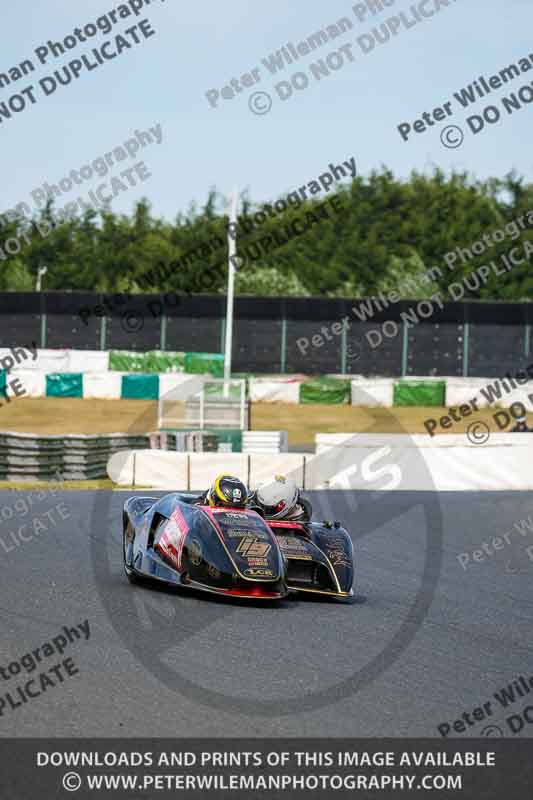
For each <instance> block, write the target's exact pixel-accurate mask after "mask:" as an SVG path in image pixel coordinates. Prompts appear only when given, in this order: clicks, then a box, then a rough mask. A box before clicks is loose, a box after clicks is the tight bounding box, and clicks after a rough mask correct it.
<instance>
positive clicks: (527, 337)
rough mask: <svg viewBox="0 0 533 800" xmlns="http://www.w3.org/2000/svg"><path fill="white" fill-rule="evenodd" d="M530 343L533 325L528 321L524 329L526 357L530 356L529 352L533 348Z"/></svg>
mask: <svg viewBox="0 0 533 800" xmlns="http://www.w3.org/2000/svg"><path fill="white" fill-rule="evenodd" d="M530 345H531V326H530V325H529V323H528V324H527V325H526V327H525V330H524V355H525V357H526V358H529V352H530V349H531V347H530Z"/></svg>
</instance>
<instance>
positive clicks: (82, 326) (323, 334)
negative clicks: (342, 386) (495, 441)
mask: <svg viewBox="0 0 533 800" xmlns="http://www.w3.org/2000/svg"><path fill="white" fill-rule="evenodd" d="M423 303H424V304H421V303H420V301H402V302H400V303H396V304H392V305H389V306H388V307H387V308H384V307H383V305H384V304H383V303H382V302H381V303H380V302H379V300H378V301H377V302H376V301H370V300H349V299H321V298H261V297H239V298H236V300H235V327H234V338H233V371H234V372H255V373H265V374H266V373H297V372H303V373H306V374H337V373H342V374H359V375H368V376H372V375H382V376H388V377H397V376H402V375H405V376H409V375H417V376H424V375H426V376H431V375H441V376H461V375H465V376H473V377H492V376H498V375H504V374H505V373H506V372H508V371H509V370H517V369H520V368H521V367H523V366H525V365H527V364H528V363H530V361H533V356H531V343H530V331H531V324H532V322H533V310H531V306H530V304H528V303H522V304H521V303H478V302H466V303H447V304H444V306H443V307H442V308H439V307H437V306H436V307H435V308H432V307H431V303H429V302H426V301H423ZM225 308H226V298H225V297H224V296H222V295H220V296H206V295H197V296H191V297H186V296H177V295H99V294H89V293H71V292H53V293H42V294H36V293H17V292H9V293H0V323H1V324H0V347H15V346H26V345H27V344H30V343H31V342H36V343H37V345H38V346H39V347H47V348H67V349H77V350H136V351H146V350H177V351H185V352H215V353H217V352H223V342H224V334H225V319H224V317H225ZM530 356H531V357H530Z"/></svg>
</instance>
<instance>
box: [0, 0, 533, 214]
mask: <svg viewBox="0 0 533 800" xmlns="http://www.w3.org/2000/svg"><path fill="white" fill-rule="evenodd" d="M419 2H420V0H396V2H394V3H393V5H392V6H390V7H389V8H388V9H386V10H384V12H383V13H381V14H379V15H377V16H372V15H371V14H370V13H369V14H368V15H367V17H366V20H365V21H359V20H358V19H357V17H356V15H355V14H354V12H353V10H352V5H354V3H352V2H345V0H330V1H329V3H328V4H327V5H326V4H325V3H319V2H317V0H306V2H305V3H303V2H300V3H294V4H291V6H290V8H289V9H287V3H286V2H281V0H271V2H269V3H268V4H255V3H254V4H252V3H250V2H249V0H232V2H231V3H224V4H221V3H218V2H217V3H215V2H209V3H206V2H201V0H199V1H198V2H196V3H180V4H178V3H176V2H172V1H171V0H152V3H151V5H150V6H149V7H147V8H146V9H145V11H144V12H143V13H141V15H140V16H139V17H137V18H130V19H128V20H126V19H124V20H122V21H121V22H120V23H119V24H118V25H117V26H115V28H114V30H113V31H112V32H111V33H110V34H107V35H104V34H100V35H99V36H97V37H95V38H94V39H91V40H90V41H89V42H87V43H85V44H79V45H78V46H77V48H76V49H74V50H73V51H71V52H70V53H68V54H67V55H66V56H64V57H62V58H59V59H52V60H51V61H49V62H48V63H47V64H46V65H43V66H41V65H39V64H38V61H37V59H36V58H35V56H34V51H35V49H36V48H37V47H39V46H41V45H43V44H45V43H46V42H47V40H48V39H52V40H56V41H57V40H63V39H64V37H65V36H67V35H68V34H70V33H71V32H72V30H73V29H74V28H76V27H80V26H83V25H85V24H87V23H90V22H94V21H95V20H96V19H97V18H98V17H99V16H101V15H103V14H105V13H107V12H109V11H111V10H112V9H114V8H117V7H118V6H119V5H120V3H118V2H116V3H115V2H113V0H88V1H87V0H85V2H84V3H83V4H81V3H76V4H73V3H68V2H66V0H47V1H46V3H40V2H37V1H36V0H25V2H22V3H19V4H8V5H7V7H6V8H5V9H4V10H3V12H2V21H3V24H2V28H1V32H0V37H1V42H2V46H1V47H0V53H1V60H0V72H7V71H8V70H9V68H11V67H13V66H15V65H16V64H19V63H20V62H21V61H23V60H24V59H26V58H32V59H33V61H34V62H35V64H36V66H37V69H36V70H35V72H34V73H32V74H31V75H30V76H28V77H27V78H23V79H22V80H20V81H17V82H16V83H13V84H12V85H11V86H9V87H5V88H3V89H0V103H1V102H5V101H7V100H8V99H9V97H10V96H11V95H12V94H15V93H18V92H19V91H20V89H22V88H24V87H25V86H27V85H29V84H34V85H36V84H38V81H39V80H40V79H41V78H43V77H44V76H45V75H51V74H53V71H54V70H55V69H58V68H60V67H61V66H63V65H64V64H66V63H68V61H70V60H72V59H74V58H76V57H79V56H80V55H81V54H83V53H90V51H91V49H92V47H94V46H100V45H101V44H102V43H103V42H104V41H105V40H106V39H112V40H114V36H115V34H117V33H121V32H122V31H123V30H124V29H125V28H128V27H129V26H130V25H131V24H135V23H138V22H139V20H141V19H143V18H148V19H149V20H150V24H151V25H152V27H153V28H154V30H155V31H156V35H155V36H152V37H151V38H149V39H147V40H146V41H144V42H143V43H142V44H141V45H139V46H136V47H133V48H132V49H130V50H128V51H127V52H124V53H123V54H122V55H121V56H120V57H119V58H116V59H115V60H112V61H109V62H106V63H105V66H102V67H99V68H98V69H95V70H94V71H92V72H86V71H85V70H84V71H83V72H82V74H81V77H80V78H79V79H78V80H77V81H75V82H74V83H72V84H71V85H70V86H64V87H60V89H58V91H56V92H55V94H53V95H52V96H50V97H47V98H46V97H44V96H43V94H42V92H41V91H37V95H38V102H37V103H36V104H35V105H33V106H31V107H28V108H27V109H26V110H25V111H24V112H23V113H20V114H18V115H13V118H12V119H10V120H7V121H3V122H2V123H1V124H0V136H1V137H2V144H3V147H2V153H3V181H2V184H3V199H2V207H3V210H5V209H7V208H10V207H12V206H14V205H16V204H17V203H19V202H22V201H25V202H30V192H31V191H32V190H34V189H35V188H36V187H38V186H39V185H41V184H42V183H43V182H44V181H48V182H49V183H54V182H57V181H59V180H60V179H61V178H63V177H64V176H66V175H68V174H69V172H70V171H71V170H72V169H79V168H80V167H81V166H82V165H83V164H87V163H91V162H92V161H93V160H94V159H95V158H96V157H98V156H101V155H103V154H104V153H105V152H109V151H110V150H112V149H113V148H115V147H117V146H118V145H120V144H121V143H123V142H124V141H126V140H127V139H128V138H129V137H130V136H131V135H132V132H133V131H134V130H135V129H141V130H147V129H149V128H150V127H154V126H156V125H157V124H161V126H162V129H163V142H162V144H161V145H151V146H149V147H146V148H145V149H144V151H143V154H142V156H141V157H142V159H143V160H144V162H145V164H146V166H147V167H148V169H149V171H150V173H151V177H150V179H149V180H147V181H146V182H145V183H142V184H141V185H140V186H138V187H137V188H132V189H130V190H129V191H128V192H126V193H124V194H121V195H120V196H119V197H117V199H116V200H115V201H114V202H113V205H112V207H113V208H114V209H115V210H116V211H121V212H130V211H131V209H132V207H133V204H134V202H135V201H136V200H137V199H138V198H139V197H141V196H142V195H143V194H144V195H146V196H148V197H149V199H150V200H151V202H152V204H153V209H154V212H155V213H156V214H158V215H162V216H164V217H166V218H167V219H172V218H174V216H175V215H176V213H177V212H178V211H180V210H181V211H183V210H186V209H187V207H188V205H189V203H190V201H191V200H193V199H195V200H196V201H197V202H202V201H203V200H204V199H205V197H206V195H207V192H208V190H209V188H210V187H214V186H216V187H217V188H218V190H219V191H224V192H229V191H230V190H231V188H232V187H233V186H234V185H237V186H239V187H240V189H241V190H242V189H248V190H249V193H250V196H251V197H252V199H253V200H254V201H256V202H265V201H268V200H271V199H273V198H276V197H278V196H280V195H282V194H285V193H287V192H289V191H291V189H293V188H297V187H299V186H302V185H303V184H305V183H306V182H308V181H310V180H311V179H312V178H314V177H315V176H318V175H319V174H320V173H322V172H324V171H325V170H326V169H327V166H328V164H329V163H330V162H335V163H339V162H342V161H344V160H346V159H349V158H350V157H352V156H354V157H355V159H356V162H357V166H358V172H359V173H360V174H368V172H369V171H370V170H372V169H374V168H379V167H380V166H381V165H382V164H385V165H387V166H388V167H389V168H390V169H392V170H393V172H394V173H395V174H396V175H399V176H406V175H408V173H409V172H410V171H411V170H412V169H417V170H420V171H428V170H431V169H432V168H433V167H434V166H440V167H441V168H443V169H444V170H446V171H449V170H451V169H452V168H455V169H460V170H468V171H470V172H472V173H474V174H475V175H477V176H478V177H480V178H485V177H487V176H489V175H492V176H503V175H504V174H505V173H506V172H507V171H509V170H510V169H512V168H515V169H516V170H517V171H518V172H520V173H521V174H523V175H525V176H526V178H527V179H528V180H531V179H532V170H533V153H532V150H531V139H532V136H531V134H532V130H533V125H532V123H533V104H531V105H529V106H528V105H525V106H524V107H523V108H522V109H521V110H520V112H517V113H515V114H513V115H512V116H510V115H508V114H507V113H502V119H501V120H500V122H499V123H498V124H496V125H490V126H487V127H486V129H485V130H484V131H483V132H482V133H480V134H479V135H477V136H474V135H473V134H472V133H471V132H470V131H469V130H468V129H467V126H466V125H465V122H464V121H465V119H466V117H467V116H469V114H470V113H479V111H480V110H481V109H482V108H483V107H484V106H485V105H489V104H493V103H494V104H496V103H500V98H501V96H504V95H507V94H508V93H509V92H511V91H517V90H518V89H519V88H520V87H521V86H523V85H525V84H529V85H532V84H531V81H533V70H532V71H531V72H530V73H526V74H524V75H521V76H520V78H518V79H516V80H515V81H513V83H512V85H508V86H507V87H504V88H503V89H502V90H500V91H495V92H494V93H493V94H492V95H491V96H490V97H488V98H487V99H486V100H480V101H479V103H477V104H476V107H475V108H473V109H472V110H471V111H466V110H463V109H460V108H459V107H458V104H457V103H456V102H454V104H453V109H454V115H453V118H450V119H449V124H457V125H460V126H461V127H462V128H464V129H465V140H464V142H463V145H462V146H461V147H460V148H458V149H446V148H444V147H443V145H442V143H441V141H440V131H441V129H442V128H443V127H444V125H445V124H447V123H440V124H438V125H435V126H434V127H433V128H431V129H430V130H428V131H426V132H425V133H422V134H418V135H413V137H412V138H411V139H410V140H409V141H408V142H403V141H402V139H401V138H400V136H399V134H398V131H397V125H398V124H399V123H402V122H411V123H412V122H414V120H415V119H417V118H418V117H420V116H421V114H422V113H423V112H424V111H432V110H433V109H434V108H435V107H437V106H441V105H442V104H443V103H444V102H446V101H447V100H450V99H451V98H452V97H453V93H454V92H456V91H458V90H459V89H461V88H462V87H464V86H466V85H468V84H469V83H471V81H472V80H474V79H476V78H477V77H478V76H480V75H485V76H487V77H488V76H490V75H493V74H495V73H498V72H499V71H500V70H501V69H502V68H504V67H506V66H507V65H509V64H511V63H515V62H517V61H519V59H520V58H523V57H526V56H528V55H529V54H532V59H533V44H532V42H531V35H530V32H531V29H532V23H533V6H532V4H531V2H530V0H490V2H486V0H470V2H466V0H457V2H454V1H453V0H450V5H449V7H447V8H444V9H443V10H442V11H441V12H440V13H436V14H435V16H434V17H432V18H431V19H429V20H426V21H424V22H423V23H420V24H417V25H415V26H414V27H412V28H411V29H409V30H406V29H404V28H403V27H402V29H401V30H400V32H399V33H398V35H397V36H396V37H394V38H392V39H391V41H389V42H388V43H386V44H383V45H379V46H377V47H376V48H375V49H374V51H373V52H371V53H369V54H368V55H364V54H363V53H362V51H361V48H360V47H359V45H357V43H356V39H357V37H358V36H361V35H362V34H363V33H365V32H368V31H371V29H372V28H373V27H374V26H375V25H379V24H380V23H382V22H384V21H385V20H386V19H387V18H390V17H392V16H394V15H397V14H399V12H400V11H403V12H404V13H407V14H409V7H410V6H412V5H418V4H419ZM435 2H436V0H427V3H426V7H429V6H430V4H434V3H435ZM80 7H83V9H84V10H81V11H80V10H79V9H80ZM342 17H348V18H349V19H350V20H351V21H352V23H353V29H352V30H351V31H350V32H348V33H345V34H344V35H343V36H342V37H339V38H338V39H336V40H335V41H331V42H330V43H328V44H327V45H325V46H324V47H323V48H321V49H320V51H315V53H314V54H312V55H311V56H308V57H303V58H302V60H301V62H299V64H298V65H295V66H293V67H287V68H286V69H285V70H284V71H283V73H282V74H280V75H279V77H276V76H272V75H270V74H269V72H268V70H267V69H266V67H265V66H264V65H263V64H262V59H263V58H265V57H267V56H268V55H269V54H270V53H272V52H274V51H276V50H277V49H279V48H280V47H281V46H282V45H284V44H285V43H286V42H294V43H295V44H296V43H298V42H300V41H302V40H305V39H307V38H308V37H309V36H310V35H311V34H313V33H314V32H316V31H317V30H319V29H321V28H324V27H325V26H327V25H330V24H332V23H335V22H336V21H337V20H338V19H340V18H342ZM346 42H350V43H351V44H352V47H353V50H352V53H353V55H354V57H355V61H354V63H349V62H348V60H347V59H346V63H345V65H344V66H343V67H342V69H339V70H338V71H337V72H333V71H332V73H331V74H330V76H329V77H328V78H326V79H323V80H321V81H320V82H317V81H316V80H314V79H311V80H310V83H309V86H308V88H307V89H306V90H305V91H301V92H295V94H294V96H293V97H292V98H290V100H288V101H286V102H281V100H280V99H279V97H278V96H277V94H276V91H275V89H274V85H275V84H276V83H277V82H278V80H282V79H283V80H286V79H287V78H289V77H290V76H291V75H292V74H293V73H294V72H298V71H304V72H306V74H307V75H310V72H309V69H310V64H311V63H312V62H314V61H316V60H318V59H319V58H325V57H326V56H327V55H328V54H329V53H331V52H333V51H337V50H338V48H339V47H340V46H342V45H343V44H344V43H346ZM253 68H259V69H260V76H261V81H260V83H258V84H257V86H256V87H255V88H256V89H257V90H261V91H265V92H268V93H269V94H270V95H271V96H272V101H273V105H272V109H271V111H270V113H268V114H267V115H264V116H258V115H254V114H252V113H251V112H250V110H249V107H248V100H249V97H250V95H251V94H252V92H253V91H254V89H245V90H244V91H243V93H242V94H241V95H239V96H238V97H237V98H235V99H233V100H226V101H221V103H220V105H219V107H217V108H211V107H210V105H209V103H208V102H207V100H206V96H205V94H206V92H207V91H208V90H211V89H218V90H221V89H222V87H223V86H224V85H226V84H227V83H228V82H229V81H230V80H231V79H232V78H234V77H237V78H240V76H242V75H243V73H246V72H248V71H250V70H252V69H253ZM500 107H501V104H500ZM132 163H134V162H128V163H125V164H124V165H122V167H124V166H126V167H129V166H131V165H132ZM119 172H120V168H116V169H115V172H114V173H113V174H118V173H119ZM102 180H103V181H106V180H107V181H109V176H108V178H103V179H101V178H100V179H98V178H95V180H94V181H92V182H87V183H85V184H84V185H83V187H82V189H80V190H78V192H77V193H76V192H71V193H70V194H68V195H67V194H65V195H64V200H63V199H62V200H61V202H59V203H58V205H64V204H65V203H66V202H69V201H70V200H75V199H76V194H78V195H80V194H81V195H82V196H83V195H85V194H86V193H87V192H88V191H89V189H94V188H95V187H96V186H97V185H99V184H101V183H102Z"/></svg>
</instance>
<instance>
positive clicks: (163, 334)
mask: <svg viewBox="0 0 533 800" xmlns="http://www.w3.org/2000/svg"><path fill="white" fill-rule="evenodd" d="M159 349H160V350H166V349H167V315H166V314H165V312H164V311H163V313H162V314H161V330H160V334H159Z"/></svg>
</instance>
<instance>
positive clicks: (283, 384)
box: [250, 378, 302, 403]
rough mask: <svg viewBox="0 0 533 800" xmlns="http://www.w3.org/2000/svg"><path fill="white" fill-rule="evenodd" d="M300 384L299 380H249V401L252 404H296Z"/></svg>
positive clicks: (298, 399) (298, 397)
mask: <svg viewBox="0 0 533 800" xmlns="http://www.w3.org/2000/svg"><path fill="white" fill-rule="evenodd" d="M301 383H302V381H299V380H289V379H287V380H273V379H272V378H251V379H250V400H251V401H252V403H298V402H299V401H300V385H301Z"/></svg>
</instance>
